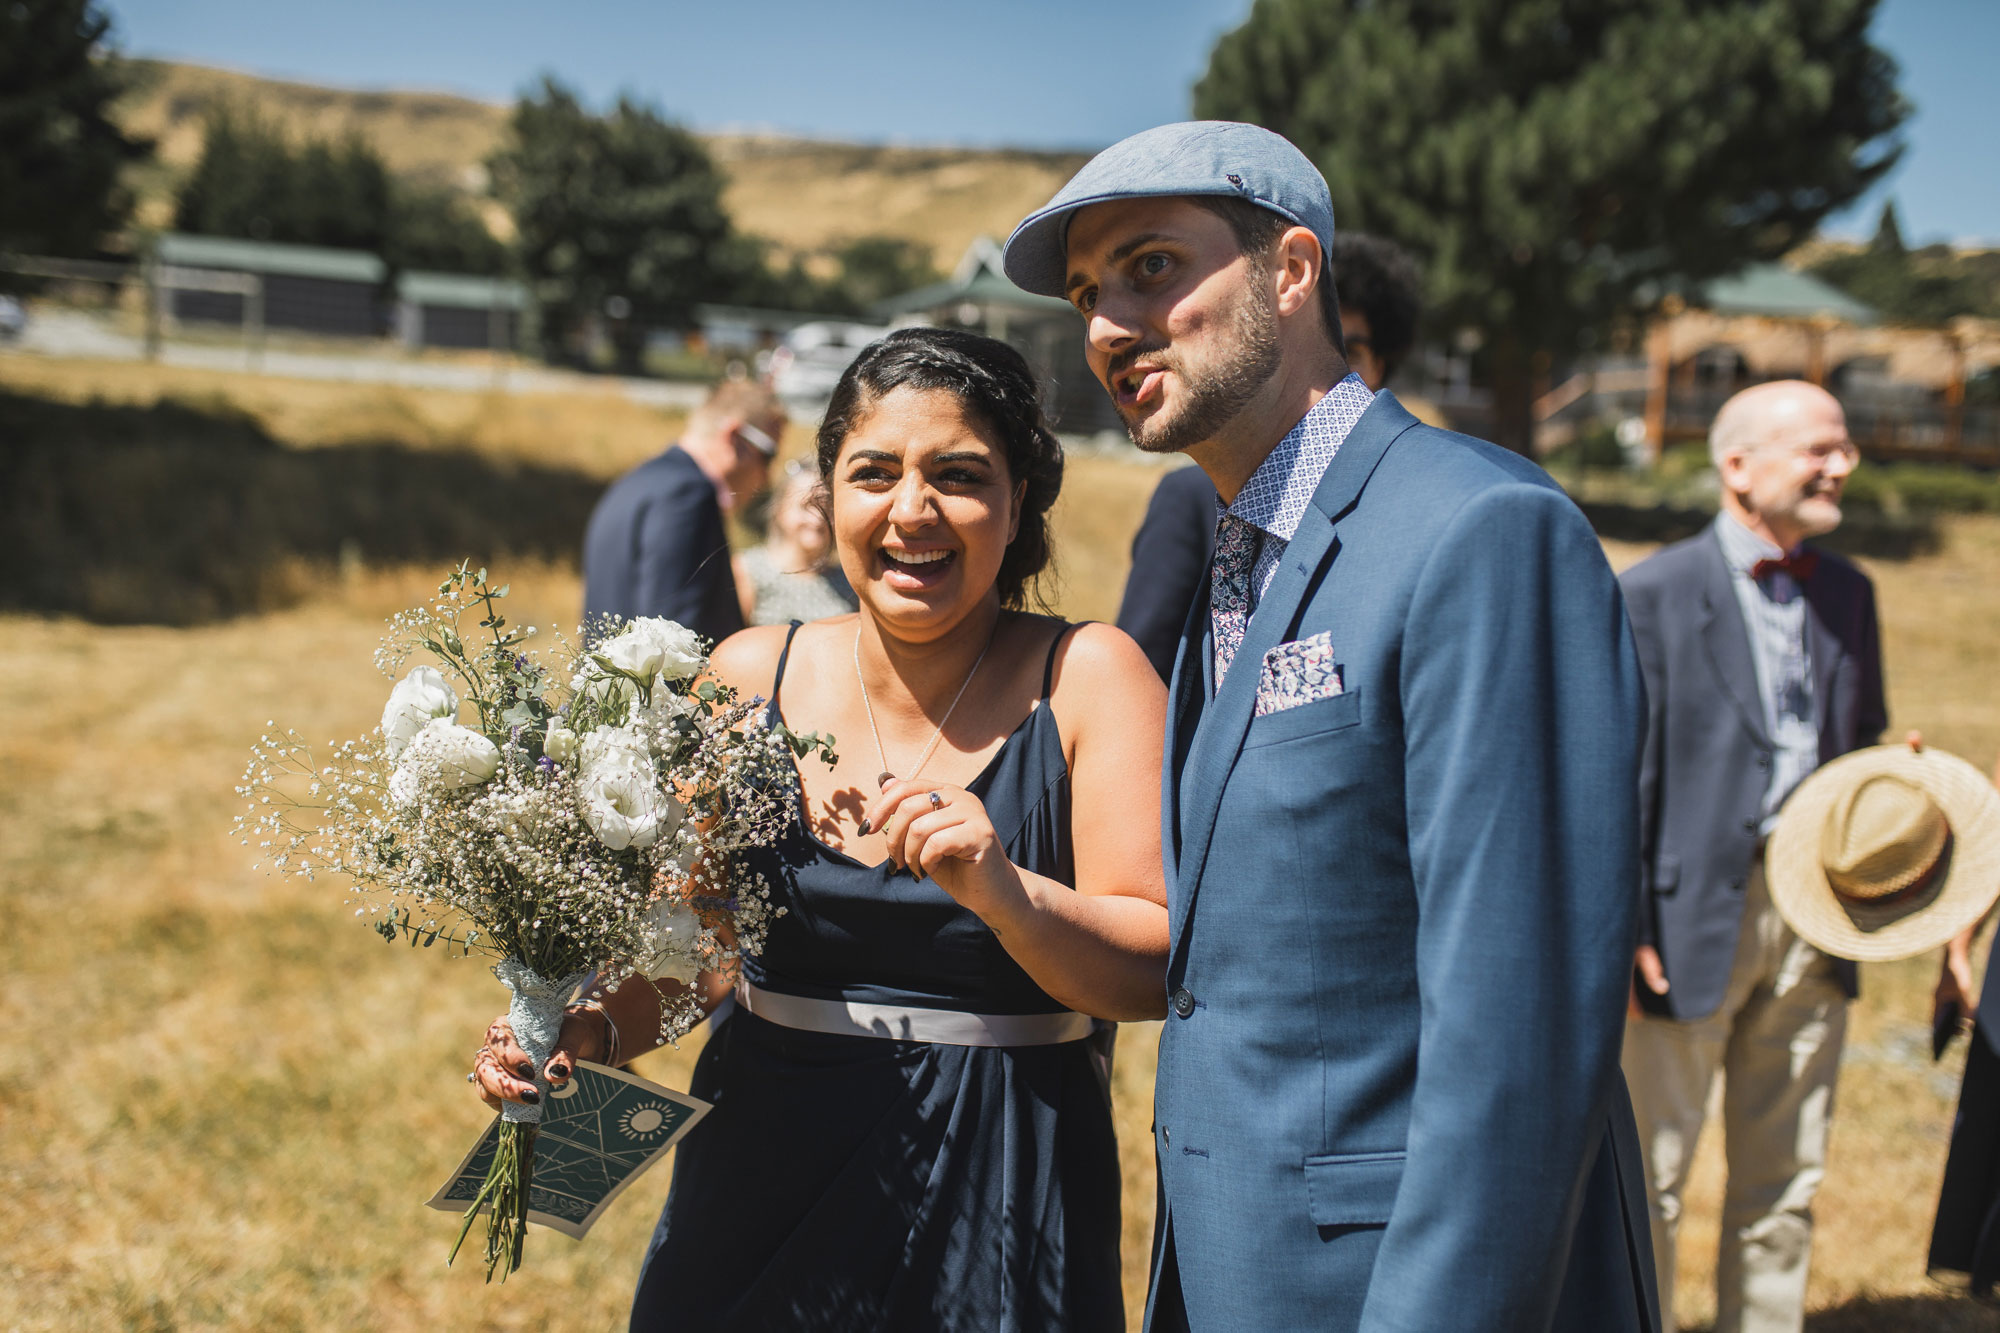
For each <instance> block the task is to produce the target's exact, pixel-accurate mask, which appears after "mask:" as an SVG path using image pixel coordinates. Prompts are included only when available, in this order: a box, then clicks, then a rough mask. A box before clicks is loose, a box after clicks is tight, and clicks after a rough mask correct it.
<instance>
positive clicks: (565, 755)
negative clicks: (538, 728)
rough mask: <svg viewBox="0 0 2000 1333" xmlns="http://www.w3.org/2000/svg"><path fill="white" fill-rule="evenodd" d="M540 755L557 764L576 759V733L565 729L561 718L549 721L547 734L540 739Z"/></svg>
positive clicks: (553, 718)
mask: <svg viewBox="0 0 2000 1333" xmlns="http://www.w3.org/2000/svg"><path fill="white" fill-rule="evenodd" d="M542 753H543V754H545V755H547V756H548V757H549V758H551V759H553V760H555V761H556V762H557V763H558V764H567V763H568V762H569V761H570V760H572V759H574V758H576V733H575V732H573V731H571V730H570V729H569V728H568V727H565V726H564V725H563V724H562V719H561V718H555V717H552V718H550V719H549V730H548V734H547V735H545V736H543V737H542Z"/></svg>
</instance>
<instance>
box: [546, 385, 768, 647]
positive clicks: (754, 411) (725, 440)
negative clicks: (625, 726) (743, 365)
mask: <svg viewBox="0 0 2000 1333" xmlns="http://www.w3.org/2000/svg"><path fill="white" fill-rule="evenodd" d="M784 430H785V413H784V409H783V408H782V407H781V406H780V405H779V403H778V398H777V395H775V394H773V393H772V392H771V390H770V389H769V388H768V387H767V386H765V385H762V384H758V383H755V382H753V381H749V380H726V381H724V382H723V383H722V384H720V385H718V386H716V388H715V391H714V392H713V393H711V394H709V396H708V398H707V399H706V400H705V401H704V402H703V403H702V405H701V406H700V407H697V408H696V409H695V410H694V413H693V415H691V416H690V417H689V418H688V424H687V430H686V432H685V433H683V435H682V436H681V439H680V442H679V443H678V444H674V445H672V446H670V447H668V449H667V450H666V452H664V453H662V454H659V455H657V456H656V457H653V458H651V459H648V460H647V461H646V462H644V463H641V464H640V465H639V466H638V467H636V468H633V469H632V470H631V471H630V472H628V473H626V474H625V475H624V476H622V477H620V478H619V479H618V480H617V481H616V482H613V483H612V485H611V488H610V489H609V490H607V491H605V493H604V495H603V497H602V498H601V499H599V500H598V502H597V507H596V508H595V509H593V510H592V511H591V514H590V526H589V527H588V528H586V529H585V531H584V537H583V620H584V626H585V630H586V632H589V633H594V632H595V631H596V630H597V628H598V627H599V626H600V625H601V624H602V623H603V620H604V618H605V617H606V616H616V617H618V618H619V619H621V620H633V619H636V618H638V617H640V616H662V617H665V618H666V619H668V620H673V621H678V622H679V623H681V624H683V625H686V626H687V627H688V628H689V629H691V630H694V631H695V632H696V633H698V634H700V635H701V636H702V637H703V638H706V639H709V640H711V641H716V642H719V641H721V640H723V639H726V638H728V637H729V636H730V635H732V634H734V633H735V632H736V631H737V630H740V629H742V628H743V603H742V602H741V601H740V600H738V598H737V596H736V577H735V574H734V573H733V572H732V571H731V569H730V564H729V537H728V534H727V533H726V532H725V531H724V530H723V526H722V520H723V517H724V515H726V514H730V513H734V512H735V510H736V508H737V507H738V506H739V505H741V504H742V503H743V502H744V501H745V500H748V499H749V498H750V497H751V496H752V495H754V494H756V493H757V492H758V491H759V490H762V489H763V487H764V482H765V480H766V479H767V478H768V477H769V475H770V467H771V459H772V458H773V457H774V456H775V455H776V454H777V452H778V439H779V437H780V436H782V435H783V434H784Z"/></svg>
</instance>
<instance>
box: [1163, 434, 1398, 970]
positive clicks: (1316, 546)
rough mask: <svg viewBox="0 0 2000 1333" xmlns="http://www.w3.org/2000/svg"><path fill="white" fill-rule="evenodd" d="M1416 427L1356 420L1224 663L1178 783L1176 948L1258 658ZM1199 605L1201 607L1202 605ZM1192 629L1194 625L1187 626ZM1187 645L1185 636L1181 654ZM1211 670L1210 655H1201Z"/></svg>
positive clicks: (1248, 709) (1286, 626) (1238, 741)
mask: <svg viewBox="0 0 2000 1333" xmlns="http://www.w3.org/2000/svg"><path fill="white" fill-rule="evenodd" d="M1415 424H1416V418H1415V417H1413V416H1411V415H1410V414H1409V412H1407V411H1406V410H1404V408H1403V406H1402V404H1400V403H1398V402H1396V400H1395V399H1394V397H1393V396H1391V395H1389V394H1383V395H1381V396H1380V397H1378V398H1377V399H1376V400H1375V402H1374V404H1373V405H1371V406H1370V407H1369V409H1368V410H1367V412H1365V413H1363V414H1362V417H1361V420H1360V421H1358V422H1356V423H1355V425H1354V429H1353V430H1352V431H1351V432H1349V434H1348V437H1347V439H1346V440H1344V441H1342V442H1341V446H1340V452H1339V453H1337V454H1335V455H1334V458H1333V462H1332V463H1330V464H1329V465H1328V466H1327V469H1326V474H1325V475H1324V476H1322V477H1321V478H1320V482H1319V487H1318V489H1317V490H1316V491H1314V493H1313V500H1312V504H1311V506H1309V507H1308V508H1307V510H1306V513H1305V517H1304V518H1302V519H1301V520H1300V521H1299V529H1298V531H1297V532H1295V533H1293V534H1292V540H1291V541H1290V542H1289V543H1287V544H1286V547H1285V555H1284V559H1283V560H1282V561H1281V562H1280V564H1279V566H1278V572H1277V574H1276V575H1275V576H1274V577H1273V578H1272V580H1271V587H1270V589H1269V591H1267V592H1266V593H1265V594H1264V595H1263V597H1261V598H1260V599H1259V600H1258V602H1257V609H1256V610H1255V611H1254V612H1253V613H1252V614H1251V616H1250V623H1249V625H1248V626H1247V627H1246V628H1245V632H1244V636H1243V646H1242V647H1241V648H1240V649H1238V650H1237V654H1236V658H1235V660H1234V661H1233V662H1231V663H1230V666H1229V673H1228V675H1226V676H1224V677H1223V680H1222V687H1221V689H1220V690H1219V691H1217V692H1216V693H1215V697H1214V701H1213V702H1212V703H1210V704H1209V706H1208V708H1207V710H1206V711H1205V712H1204V713H1203V714H1202V717H1201V724H1200V726H1199V727H1198V728H1197V730H1196V732H1195V734H1194V738H1193V742H1192V745H1191V748H1190V749H1189V751H1188V757H1187V763H1186V765H1185V766H1184V767H1185V772H1184V773H1183V774H1182V778H1181V784H1180V785H1181V795H1182V797H1183V802H1182V805H1181V811H1180V814H1181V817H1180V821H1179V822H1180V830H1179V831H1180V843H1179V854H1178V856H1177V857H1176V860H1175V866H1174V870H1175V874H1176V876H1177V881H1178V882H1177V885H1176V887H1177V888H1178V890H1179V891H1178V892H1176V893H1174V894H1172V895H1171V907H1172V912H1173V921H1172V933H1171V936H1170V938H1171V939H1173V940H1174V941H1175V942H1176V945H1178V943H1179V941H1180V940H1181V938H1182V929H1183V927H1184V926H1185V925H1186V924H1187V917H1188V913H1189V912H1190V910H1192V908H1193V906H1194V897H1195V890H1196V888H1197V886H1198V885H1199V884H1200V883H1201V873H1202V866H1203V863H1204V862H1205V861H1206V860H1207V858H1208V846H1209V840H1210V839H1211V837H1212V836H1213V835H1214V833H1215V815H1216V810H1217V809H1218V807H1219V806H1220V805H1221V803H1222V792H1223V788H1224V786H1225V785H1226V784H1227V782H1228V780H1229V774H1230V771H1231V770H1232V769H1233V768H1234V767H1235V765H1236V757H1237V755H1238V754H1239V753H1240V752H1241V751H1242V748H1243V736H1244V732H1245V731H1247V730H1248V729H1249V726H1250V719H1251V716H1252V715H1253V714H1254V712H1255V711H1256V705H1257V685H1258V678H1259V676H1260V675H1261V674H1262V669H1263V660H1264V654H1266V653H1268V652H1269V651H1270V650H1271V649H1273V648H1275V647H1277V646H1278V645H1279V644H1280V643H1283V642H1284V641H1285V639H1286V637H1287V636H1288V635H1289V634H1291V632H1292V631H1293V629H1294V627H1295V626H1296V625H1297V624H1298V622H1299V616H1300V614H1301V612H1302V611H1303V610H1304V603H1305V598H1306V594H1307V592H1308V590H1309V589H1311V588H1313V587H1314V586H1316V585H1317V584H1318V583H1319V581H1320V578H1321V576H1322V571H1323V568H1324V567H1325V565H1326V564H1327V563H1328V562H1330V561H1331V560H1332V559H1333V557H1334V556H1335V555H1337V554H1338V553H1339V548H1340V543H1339V539H1338V537H1337V535H1336V533H1335V530H1334V525H1335V523H1336V522H1337V521H1338V520H1339V519H1340V518H1341V517H1342V516H1344V515H1345V514H1346V513H1347V511H1348V510H1349V509H1351V508H1353V507H1354V504H1355V502H1356V500H1357V499H1358V498H1359V496H1360V494H1361V489H1362V487H1363V486H1365V485H1366V484H1367V482H1368V478H1369V477H1370V476H1372V475H1373V474H1374V471H1375V468H1376V465H1377V464H1379V463H1380V462H1381V461H1382V458H1383V455H1385V454H1386V453H1387V452H1388V450H1389V446H1390V445H1391V444H1392V443H1394V441H1395V439H1396V437H1397V436H1399V435H1401V434H1402V433H1403V432H1404V431H1406V430H1408V429H1409V428H1410V427H1411V426H1413V425H1415ZM1204 605H1205V603H1204ZM1189 628H1190V630H1192V629H1193V626H1192V625H1190V626H1189ZM1189 642H1190V640H1189V638H1188V637H1187V636H1183V639H1182V644H1183V649H1182V655H1183V658H1185V656H1186V654H1187V648H1186V645H1187V644H1188V643H1189ZM1203 655H1204V657H1205V658H1207V659H1208V660H1209V661H1210V662H1211V663H1212V662H1213V660H1214V654H1213V653H1208V652H1205V653H1204V654H1203ZM1189 668H1190V664H1189V663H1187V662H1186V661H1183V662H1182V664H1181V672H1180V674H1181V675H1182V676H1190V675H1192V674H1193V673H1192V671H1191V670H1190V669H1189ZM1211 670H1212V667H1211Z"/></svg>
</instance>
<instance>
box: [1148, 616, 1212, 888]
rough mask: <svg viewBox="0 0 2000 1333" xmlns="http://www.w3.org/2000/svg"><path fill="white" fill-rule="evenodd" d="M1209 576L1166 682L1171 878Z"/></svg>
mask: <svg viewBox="0 0 2000 1333" xmlns="http://www.w3.org/2000/svg"><path fill="white" fill-rule="evenodd" d="M1208 592H1209V581H1208V579H1207V578H1205V577H1204V578H1203V579H1202V581H1201V586H1200V587H1199V588H1197V589H1196V591H1195V598H1194V604H1193V605H1192V606H1190V607H1189V608H1188V618H1187V620H1186V621H1185V622H1183V624H1182V625H1181V644H1180V647H1179V649H1177V650H1176V652H1175V654H1174V674H1173V678H1172V680H1171V681H1170V682H1169V684H1168V688H1167V737H1166V746H1165V749H1164V750H1163V751H1162V754H1163V757H1164V759H1165V762H1164V764H1163V765H1162V768H1161V779H1162V781H1161V787H1160V826H1161V827H1160V848H1161V851H1162V852H1163V853H1164V854H1165V856H1166V858H1167V860H1166V870H1167V880H1168V883H1169V884H1172V882H1173V880H1174V865H1175V862H1176V859H1177V858H1178V856H1179V854H1180V845H1181V839H1180V812H1181V806H1180V799H1181V778H1182V772H1183V768H1184V761H1185V758H1186V755H1187V751H1188V743H1189V741H1190V739H1191V738H1192V737H1193V735H1194V733H1195V731H1196V729H1197V728H1198V727H1199V725H1200V723H1201V714H1202V709H1201V705H1202V703H1203V702H1204V701H1206V700H1207V698H1208V678H1209V672H1210V671H1211V670H1212V669H1213V668H1212V666H1211V667H1204V666H1203V663H1213V661H1214V654H1213V653H1211V652H1210V651H1209V647H1208V633H1207V625H1208Z"/></svg>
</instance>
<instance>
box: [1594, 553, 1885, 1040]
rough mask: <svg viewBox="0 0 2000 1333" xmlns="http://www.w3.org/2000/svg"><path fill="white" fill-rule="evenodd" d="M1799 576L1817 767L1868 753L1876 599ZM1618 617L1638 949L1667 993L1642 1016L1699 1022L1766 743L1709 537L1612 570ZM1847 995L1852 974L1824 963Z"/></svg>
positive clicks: (1762, 773) (1727, 957) (1848, 567)
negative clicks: (1624, 617) (1663, 979)
mask: <svg viewBox="0 0 2000 1333" xmlns="http://www.w3.org/2000/svg"><path fill="white" fill-rule="evenodd" d="M1818 554H1819V557H1820V559H1819V565H1818V567H1817V568H1816V569H1815V570H1814V571H1813V576H1812V577H1811V578H1810V579H1808V580H1806V583H1805V597H1806V608H1807V609H1806V649H1807V652H1808V654H1809V655H1810V657H1811V659H1812V673H1813V692H1814V698H1815V699H1816V700H1817V702H1818V707H1819V757H1820V762H1821V763H1825V762H1826V761H1827V760H1829V759H1835V758H1838V757H1839V756H1841V755H1843V754H1846V753H1847V752H1848V751H1850V750H1857V749H1860V748H1862V747H1863V746H1867V745H1874V744H1876V743H1877V741H1878V740H1879V739H1880V737H1881V735H1882V729H1883V728H1884V727H1886V726H1887V725H1888V722H1889V718H1888V712H1887V709H1886V707H1885V705H1884V703H1883V697H1882V649H1881V640H1880V636H1879V632H1878V630H1877V628H1876V622H1875V587H1874V585H1873V584H1872V583H1870V582H1869V581H1868V576H1867V575H1865V574H1863V573H1862V572H1861V571H1860V570H1858V569H1856V568H1855V567H1854V566H1853V565H1852V564H1850V563H1848V562H1847V561H1845V560H1843V559H1841V558H1840V557H1839V556H1837V555H1833V554H1831V553H1830V552H1827V551H1819V552H1818ZM1620 583H1621V584H1622V586H1623V587H1624V589H1625V607H1626V611H1627V613H1628V614H1629V615H1630V616H1631V618H1632V633H1633V636H1634V638H1635V639H1636V640H1637V641H1638V646H1639V665H1640V667H1641V669H1642V670H1643V671H1644V672H1645V676H1646V696H1647V700H1646V746H1645V754H1644V757H1643V759H1642V761H1641V763H1640V769H1639V838H1640V846H1639V857H1640V911H1639V938H1640V941H1641V943H1645V944H1651V945H1652V946H1654V947H1655V948H1657V949H1658V950H1659V951H1660V959H1661V961H1662V962H1663V963H1664V964H1665V967H1666V972H1667V980H1668V982H1669V983H1670V984H1669V987H1668V990H1667V993H1666V994H1665V995H1653V994H1652V993H1651V992H1649V991H1648V990H1647V989H1646V988H1645V987H1644V986H1640V987H1639V1000H1640V1003H1641V1004H1642V1005H1644V1006H1645V1007H1646V1009H1647V1010H1648V1011H1649V1012H1652V1013H1656V1014H1661V1015H1664V1016H1666V1017H1670V1018H1677V1019H1682V1020H1693V1019H1699V1018H1706V1017H1707V1016H1708V1015H1710V1014H1712V1013H1714V1012H1715V1011H1716V1009H1717V1007H1718V1006H1720V1005H1721V1003H1722V997H1723V993H1724V992H1725V991H1726V990H1727V989H1728V987H1729V969H1730V964H1731V963H1732V961H1733V960H1734V959H1735V956H1736V937H1737V934H1738V932H1739V930H1740V928H1741V926H1742V923H1743V887H1744V884H1745V883H1746V882H1747V881H1748V879H1749V875H1750V868H1751V864H1752V860H1753V858H1754V857H1755V855H1756V851H1757V827H1758V824H1759V822H1760V819H1759V815H1760V813H1761V811H1762V809H1763V800H1764V787H1765V783H1766V779H1767V777H1768V775H1769V774H1770V771H1771V756H1772V753H1773V747H1772V744H1771V737H1770V733H1769V730H1768V728H1767V727H1766V726H1765V722H1764V708H1763V704H1762V702H1761V701H1760V700H1759V699H1758V697H1757V668H1756V665H1755V663H1754V661H1753V660H1752V658H1751V656H1750V633H1749V631H1748V630H1747V629H1746V628H1745V627H1744V624H1743V613H1742V609H1741V607H1740V606H1739V605H1738V604H1737V601H1736V594H1735V591H1734V590H1733V589H1732V588H1731V587H1730V584H1729V566H1728V565H1727V564H1726V563H1725V562H1724V560H1723V557H1722V543H1721V542H1720V541H1719V540H1718V539H1717V537H1716V535H1715V529H1714V527H1713V526H1711V527H1708V528H1705V529H1703V530H1702V531H1701V532H1700V533H1698V534H1696V535H1695V536H1693V537H1690V538H1688V539H1687V540H1686V541H1682V542H1676V543H1675V544H1674V545H1672V546H1669V547H1667V548H1665V549H1664V550H1662V551H1660V552H1658V553H1657V554H1655V555H1653V556H1651V557H1650V558H1648V559H1646V560H1643V561H1641V562H1640V563H1639V564H1637V565H1634V566H1633V567H1632V568H1631V569H1628V570H1626V571H1625V574H1624V577H1623V578H1622V579H1620ZM1838 971H1839V975H1840V980H1841V985H1842V986H1844V987H1845V988H1846V990H1847V993H1848V995H1849V996H1852V995H1854V994H1855V993H1856V988H1857V979H1856V973H1855V967H1854V964H1852V963H1849V962H1842V963H1840V964H1839V967H1838Z"/></svg>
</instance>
